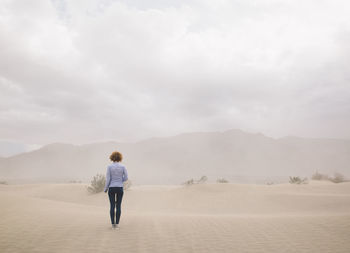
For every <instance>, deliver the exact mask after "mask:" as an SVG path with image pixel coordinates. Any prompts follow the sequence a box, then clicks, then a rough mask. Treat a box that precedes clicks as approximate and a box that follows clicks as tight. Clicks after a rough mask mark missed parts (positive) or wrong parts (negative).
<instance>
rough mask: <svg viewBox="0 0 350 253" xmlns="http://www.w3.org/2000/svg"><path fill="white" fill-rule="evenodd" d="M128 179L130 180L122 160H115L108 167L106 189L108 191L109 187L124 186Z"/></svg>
mask: <svg viewBox="0 0 350 253" xmlns="http://www.w3.org/2000/svg"><path fill="white" fill-rule="evenodd" d="M126 180H128V172H127V171H126V167H125V166H124V165H123V164H121V163H120V162H114V163H112V164H111V165H109V166H108V167H107V173H106V185H105V188H104V191H107V190H108V188H109V187H123V183H124V182H125V181H126Z"/></svg>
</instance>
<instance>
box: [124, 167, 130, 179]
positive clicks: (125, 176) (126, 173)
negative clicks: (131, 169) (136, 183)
mask: <svg viewBox="0 0 350 253" xmlns="http://www.w3.org/2000/svg"><path fill="white" fill-rule="evenodd" d="M128 179H129V178H128V172H127V170H126V168H125V167H124V173H123V182H125V181H127V180H128Z"/></svg>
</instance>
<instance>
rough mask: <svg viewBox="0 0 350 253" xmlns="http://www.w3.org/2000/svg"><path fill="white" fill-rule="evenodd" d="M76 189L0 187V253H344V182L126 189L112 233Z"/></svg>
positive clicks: (97, 202)
mask: <svg viewBox="0 0 350 253" xmlns="http://www.w3.org/2000/svg"><path fill="white" fill-rule="evenodd" d="M85 187H86V185H84V184H28V185H1V186H0V203H1V209H0V215H1V219H0V231H1V237H0V251H1V252H344V253H345V252H350V241H349V240H348V238H349V236H350V183H343V184H332V183H324V182H311V183H310V184H309V185H287V184H285V185H284V184H282V185H272V186H267V185H239V184H203V185H193V186H189V187H185V186H135V187H133V188H131V189H130V190H128V191H125V197H124V200H123V210H122V218H121V223H120V225H121V229H120V230H118V231H114V230H111V229H110V224H109V217H108V212H109V210H108V208H109V203H108V200H107V195H106V194H105V193H99V194H96V195H89V194H88V193H87V191H86V189H85Z"/></svg>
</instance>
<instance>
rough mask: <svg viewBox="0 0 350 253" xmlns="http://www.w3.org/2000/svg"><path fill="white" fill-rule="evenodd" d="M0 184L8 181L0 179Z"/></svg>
mask: <svg viewBox="0 0 350 253" xmlns="http://www.w3.org/2000/svg"><path fill="white" fill-rule="evenodd" d="M0 184H8V183H7V181H5V180H1V181H0Z"/></svg>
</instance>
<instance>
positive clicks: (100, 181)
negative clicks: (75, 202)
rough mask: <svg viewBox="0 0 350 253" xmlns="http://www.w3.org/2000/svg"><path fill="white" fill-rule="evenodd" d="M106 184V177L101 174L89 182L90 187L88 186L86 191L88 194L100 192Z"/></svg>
mask: <svg viewBox="0 0 350 253" xmlns="http://www.w3.org/2000/svg"><path fill="white" fill-rule="evenodd" d="M105 184H106V177H105V176H104V175H102V174H97V175H96V176H94V178H93V179H92V180H91V185H90V186H88V188H87V190H88V192H90V193H99V192H102V191H103V189H104V187H105Z"/></svg>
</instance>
